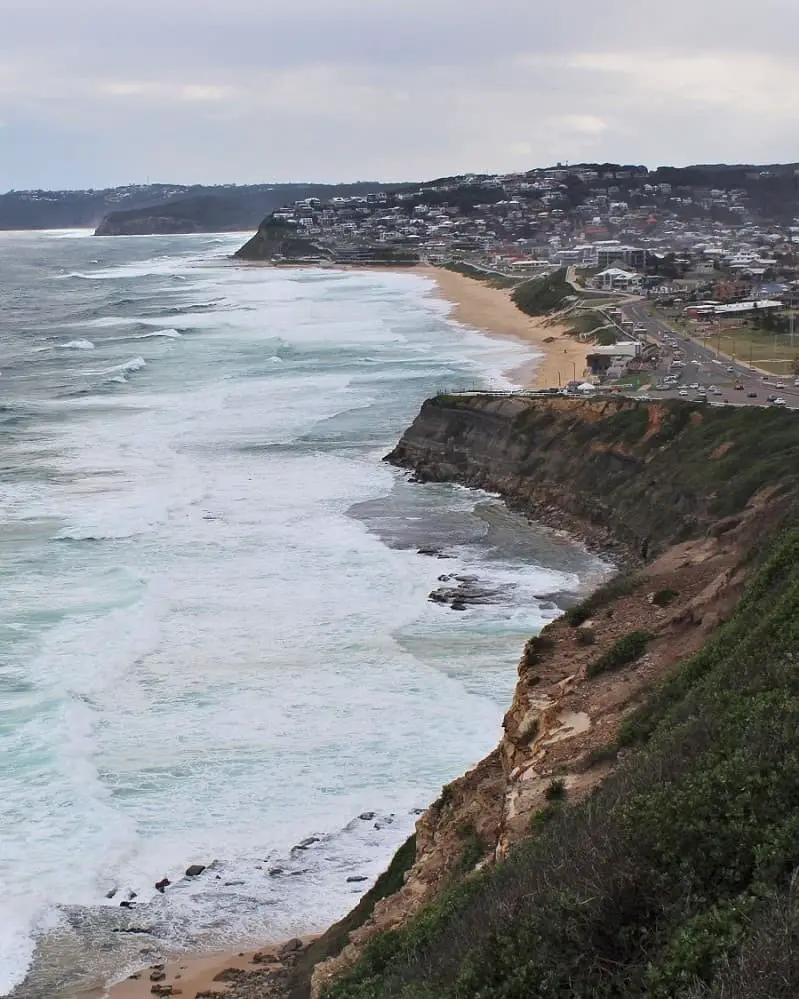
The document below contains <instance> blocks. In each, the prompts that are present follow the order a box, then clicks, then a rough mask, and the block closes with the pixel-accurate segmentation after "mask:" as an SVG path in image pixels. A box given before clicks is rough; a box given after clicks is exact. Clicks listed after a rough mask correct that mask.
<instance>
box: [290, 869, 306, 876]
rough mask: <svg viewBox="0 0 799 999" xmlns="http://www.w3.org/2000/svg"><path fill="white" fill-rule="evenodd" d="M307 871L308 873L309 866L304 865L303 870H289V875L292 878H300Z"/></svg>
mask: <svg viewBox="0 0 799 999" xmlns="http://www.w3.org/2000/svg"><path fill="white" fill-rule="evenodd" d="M307 873H308V868H307V867H303V869H302V870H301V871H289V873H288V877H290V878H298V877H300V876H301V875H302V874H307Z"/></svg>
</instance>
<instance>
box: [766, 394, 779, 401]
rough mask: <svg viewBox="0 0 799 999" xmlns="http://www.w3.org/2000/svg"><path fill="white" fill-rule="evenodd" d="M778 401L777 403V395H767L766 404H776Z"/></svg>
mask: <svg viewBox="0 0 799 999" xmlns="http://www.w3.org/2000/svg"><path fill="white" fill-rule="evenodd" d="M776 401H777V397H776V395H767V396H766V402H776Z"/></svg>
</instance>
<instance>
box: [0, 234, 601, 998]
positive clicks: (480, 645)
mask: <svg viewBox="0 0 799 999" xmlns="http://www.w3.org/2000/svg"><path fill="white" fill-rule="evenodd" d="M244 238H245V237H243V236H241V235H239V236H236V235H224V236H178V237H127V238H118V237H108V238H96V237H91V236H90V235H89V234H87V233H85V232H58V233H27V234H25V233H0V337H1V338H2V339H1V341H0V342H1V344H2V350H1V351H0V430H1V432H2V452H0V454H1V455H2V461H0V505H1V507H2V517H1V518H0V532H1V533H0V542H1V543H2V549H1V551H2V557H1V558H0V572H2V590H1V591H0V593H1V595H0V801H2V807H1V808H0V884H1V885H2V891H0V994H13V995H15V996H20V997H22V996H24V997H35V999H45V997H46V999H57V997H59V996H65V995H69V994H70V993H71V991H72V990H74V989H75V988H78V987H88V986H93V985H95V984H97V983H98V982H102V981H104V980H107V979H109V978H115V977H120V976H123V975H124V974H125V973H126V972H128V971H130V970H131V969H133V968H136V967H139V966H141V964H143V963H147V962H148V961H152V960H153V959H155V958H156V957H157V956H159V955H160V954H161V953H164V952H167V951H168V952H175V951H180V950H190V951H197V950H201V949H202V950H209V951H210V950H217V949H224V948H227V947H239V946H241V947H244V946H248V945H258V944H259V943H263V942H265V941H272V940H277V939H281V938H283V937H285V936H287V935H290V934H293V933H295V932H298V931H301V932H307V931H310V930H314V929H319V928H323V927H325V926H326V925H327V924H328V923H329V922H330V921H331V920H333V919H335V918H337V917H339V916H340V915H342V914H343V913H344V912H346V911H347V910H348V909H349V908H351V907H352V905H353V904H354V903H355V902H356V901H357V898H358V896H359V895H360V894H361V893H362V892H363V891H364V890H365V888H367V887H368V885H369V883H370V882H371V881H372V880H373V879H374V878H375V876H376V875H377V874H378V873H379V872H380V871H381V870H382V869H383V868H384V867H385V865H386V862H387V861H388V859H389V858H390V856H391V854H392V853H393V851H394V850H395V849H396V847H397V846H398V845H399V844H400V843H401V842H402V841H403V840H404V839H405V838H406V837H407V836H408V835H409V834H410V832H411V831H412V829H413V823H414V821H415V819H416V817H417V815H418V812H419V810H420V809H423V808H424V807H425V806H426V805H428V804H429V803H430V802H431V801H432V800H433V798H434V797H435V796H436V795H437V793H438V792H439V790H440V788H441V785H442V783H444V782H446V781H448V780H451V779H453V778H454V777H456V776H457V775H458V774H460V773H462V772H463V771H464V770H465V769H466V768H468V767H469V766H470V765H471V764H473V763H475V762H476V761H477V760H478V759H480V758H481V757H482V756H483V755H485V753H486V752H488V751H489V750H490V749H492V748H493V746H494V745H495V744H496V742H497V740H498V737H499V734H500V722H501V718H502V714H503V712H504V711H505V710H506V709H507V706H508V704H509V701H510V698H511V695H512V691H513V687H514V683H515V678H516V664H517V662H518V659H519V656H520V653H521V649H522V645H523V643H524V641H525V640H526V639H527V638H528V637H529V636H530V635H531V634H534V633H535V632H537V631H538V630H539V629H540V628H541V627H542V626H543V625H544V624H545V623H546V622H547V621H548V620H551V619H552V618H553V617H555V616H557V614H558V613H559V610H558V600H559V599H561V597H560V596H559V595H562V594H564V593H574V592H576V591H579V590H580V588H581V587H583V586H585V585H586V584H587V583H588V582H589V580H593V579H595V578H596V577H597V576H599V575H601V574H602V573H603V568H604V567H603V566H602V564H601V563H600V562H599V561H598V560H597V559H596V558H595V557H593V556H591V555H589V554H588V553H587V552H585V551H584V550H583V549H582V548H580V547H579V546H576V545H574V544H571V543H569V542H567V541H565V540H564V539H562V538H560V537H558V536H556V535H555V534H553V533H552V532H549V531H546V530H544V529H542V528H537V527H535V526H531V525H528V524H527V523H526V522H525V521H524V520H523V519H522V518H519V517H518V516H516V515H514V514H512V513H510V512H508V511H507V510H506V509H505V507H504V506H503V505H502V504H501V502H500V501H499V500H498V499H497V498H496V497H492V496H488V495H485V494H480V493H474V492H470V491H467V490H465V489H462V488H459V487H454V486H443V485H426V486H422V485H418V484H412V483H410V482H408V481H407V479H406V476H405V475H404V474H403V473H401V472H399V471H397V470H395V469H393V468H391V467H389V466H387V465H385V464H384V463H382V462H381V458H382V456H383V455H384V454H385V453H386V452H387V451H388V450H390V449H391V447H392V446H393V444H394V443H395V442H396V440H397V439H398V437H399V436H400V434H401V432H402V430H403V429H404V427H405V426H406V425H407V424H408V423H409V422H410V421H411V420H412V419H413V417H414V416H415V414H416V412H417V410H418V408H419V405H420V404H421V402H422V400H423V399H424V398H426V397H427V396H429V395H431V394H433V393H434V392H436V391H437V390H439V389H447V390H454V389H463V388H469V387H475V386H479V387H488V386H494V387H502V386H508V385H509V383H508V382H507V378H506V376H505V375H504V374H503V372H506V371H508V370H511V369H513V368H514V367H515V366H518V365H519V364H520V363H521V362H523V361H525V360H527V359H529V353H528V352H527V350H526V349H524V348H522V347H521V346H519V345H516V344H514V343H510V342H503V341H498V340H495V339H491V338H489V337H486V336H484V335H482V334H480V333H478V332H476V331H473V330H468V329H466V328H464V327H462V326H459V325H458V324H457V323H455V322H453V321H451V320H450V319H449V318H448V316H447V313H448V307H447V305H446V304H445V303H443V302H442V301H440V300H439V299H438V298H437V297H436V296H435V294H434V286H433V284H432V282H431V281H429V280H427V279H425V278H423V277H420V276H418V275H415V274H410V273H390V272H386V273H379V272H372V271H358V272H344V271H342V272H339V271H328V270H324V271H323V270H286V271H284V270H281V271H277V270H270V269H265V268H260V267H252V266H244V265H237V264H235V263H234V262H233V261H231V260H230V254H231V252H232V251H233V250H234V249H235V248H236V247H237V246H238V245H240V243H241V242H243V239H244ZM420 548H421V549H428V550H431V551H432V552H433V554H432V555H431V554H420V553H419V549H420ZM442 576H443V577H457V576H464V577H466V578H467V579H470V580H472V581H476V584H477V585H479V586H480V587H483V588H485V589H487V590H488V592H489V598H488V599H487V600H486V602H484V603H480V604H476V605H469V606H468V607H467V609H466V610H465V611H458V610H453V609H452V608H451V607H450V606H448V605H446V604H438V603H435V602H431V601H430V600H429V599H428V595H429V594H430V592H431V591H433V590H435V589H436V588H438V587H440V586H442V585H448V583H449V584H451V583H452V580H447V579H444V580H440V579H439V577H442ZM455 582H456V583H457V580H456V581H455ZM190 864H202V865H205V866H206V867H207V870H205V871H204V872H203V874H202V875H201V876H200V877H197V878H186V877H184V871H185V869H186V868H187V866H188V865H190ZM161 878H168V879H169V880H170V882H171V884H170V885H169V886H167V887H166V890H165V891H164V892H163V893H161V892H159V891H157V890H156V889H155V887H154V885H155V882H156V881H159V880H160V879H161ZM348 878H363V879H366V880H365V881H348V880H347V879H348ZM121 902H125V903H126V905H124V906H122V905H120V903H121ZM129 902H132V905H128V903H129Z"/></svg>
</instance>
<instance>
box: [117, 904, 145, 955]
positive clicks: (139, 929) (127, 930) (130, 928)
mask: <svg viewBox="0 0 799 999" xmlns="http://www.w3.org/2000/svg"><path fill="white" fill-rule="evenodd" d="M122 904H123V905H124V902H123V903H122ZM111 932H112V933H145V934H147V935H148V936H154V935H155V928H154V927H152V926H127V927H125V928H124V929H120V928H119V927H116V926H115V927H114V928H113V929H112V930H111ZM144 953H147V952H146V951H145V952H144Z"/></svg>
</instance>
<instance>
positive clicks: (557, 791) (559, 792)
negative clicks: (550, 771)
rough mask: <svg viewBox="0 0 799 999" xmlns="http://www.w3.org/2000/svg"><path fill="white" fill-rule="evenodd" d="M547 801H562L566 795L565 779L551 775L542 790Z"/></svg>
mask: <svg viewBox="0 0 799 999" xmlns="http://www.w3.org/2000/svg"><path fill="white" fill-rule="evenodd" d="M544 797H545V798H546V799H547V801H562V800H563V799H564V798H565V797H566V781H565V780H564V779H563V778H562V777H553V778H552V780H551V781H550V782H549V784H547V788H546V790H545V791H544Z"/></svg>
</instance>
